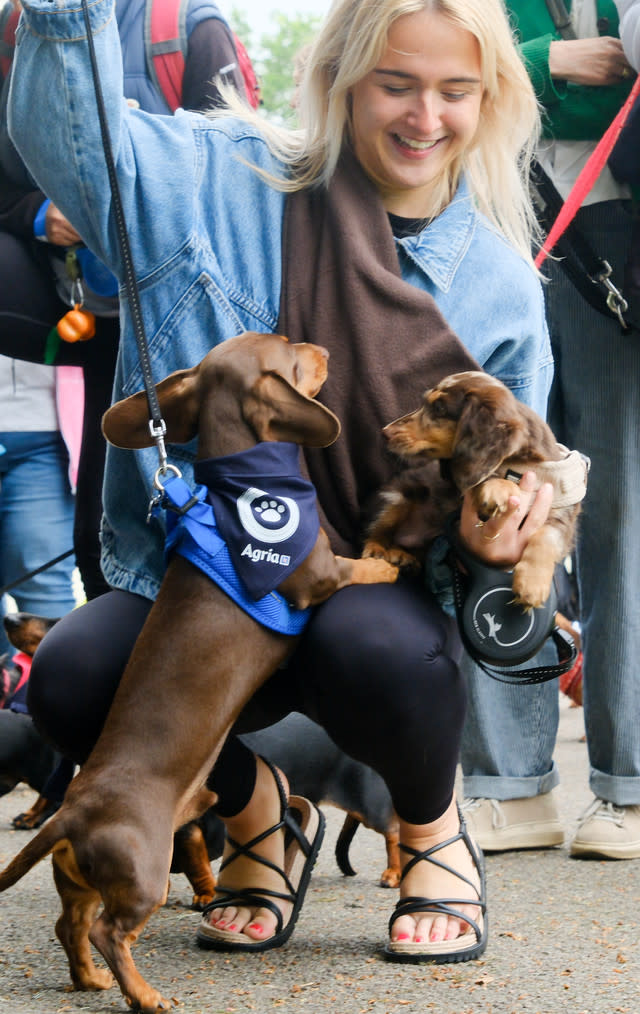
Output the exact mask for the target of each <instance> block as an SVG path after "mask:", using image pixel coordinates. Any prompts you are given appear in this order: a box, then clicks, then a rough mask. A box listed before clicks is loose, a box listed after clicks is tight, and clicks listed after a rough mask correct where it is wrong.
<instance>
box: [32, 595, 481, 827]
mask: <svg viewBox="0 0 640 1014" xmlns="http://www.w3.org/2000/svg"><path fill="white" fill-rule="evenodd" d="M150 607H151V603H150V602H148V601H147V600H146V599H143V598H141V597H139V596H136V595H131V594H129V593H128V592H122V591H111V592H109V593H108V594H106V595H103V596H101V597H100V598H98V599H95V600H94V601H92V602H89V603H87V604H86V605H84V606H82V607H80V608H79V609H76V610H74V611H73V612H72V613H69V614H68V615H67V616H65V617H63V618H62V620H60V621H59V622H58V623H57V624H56V626H55V627H54V628H53V629H52V630H51V631H50V632H49V633H48V634H47V636H46V638H45V639H44V640H43V641H42V643H41V645H40V646H39V648H38V652H37V655H36V657H35V659H34V662H33V667H32V670H31V678H30V681H29V696H28V706H29V711H30V713H31V714H32V716H33V719H34V721H35V723H36V725H37V727H38V728H39V730H40V731H41V732H42V733H43V734H44V735H45V736H46V737H47V738H48V739H50V740H51V741H52V742H53V743H54V744H55V745H56V746H57V748H58V749H59V750H61V751H62V753H63V754H65V755H66V756H68V757H71V758H72V759H73V760H75V761H77V762H78V763H82V761H83V760H84V759H85V758H86V757H87V755H88V754H89V752H90V750H91V748H92V746H93V744H94V743H95V741H96V739H97V737H98V735H99V733H100V729H101V728H102V725H103V722H104V719H105V717H106V714H107V710H108V708H109V705H110V702H111V700H112V697H113V695H114V693H115V690H116V687H117V685H118V682H119V680H120V677H121V674H122V671H123V669H124V666H125V664H126V661H127V658H128V656H129V654H130V652H131V649H132V647H133V644H134V641H135V639H136V637H137V635H138V633H139V631H140V629H141V627H142V625H143V623H144V620H145V618H146V616H147V614H148V611H149V609H150ZM459 654H460V648H459V641H458V635H457V630H456V626H455V621H453V620H451V619H450V618H448V617H446V616H445V615H444V614H443V613H442V612H441V610H440V609H439V607H438V606H437V604H436V603H435V602H434V601H433V600H432V599H431V598H430V597H429V596H428V595H427V594H425V592H424V591H423V590H422V589H421V588H419V587H418V586H417V585H415V584H413V583H410V582H408V581H401V582H399V583H398V584H396V585H382V584H380V585H368V586H355V587H351V588H346V589H344V590H343V591H341V592H338V593H337V594H335V595H334V596H333V597H332V598H331V599H329V600H328V602H326V603H325V604H324V605H323V606H320V607H319V608H317V609H316V610H315V612H314V615H313V617H312V619H311V621H310V623H309V626H308V627H307V629H306V631H305V633H304V635H303V636H302V638H301V640H300V643H299V645H298V647H297V649H296V651H295V652H294V654H293V656H292V658H291V660H290V661H289V663H288V664H287V666H286V667H284V668H282V669H279V670H278V671H277V672H276V673H275V674H274V675H273V676H272V677H271V679H270V680H268V682H267V683H266V684H265V685H264V686H263V687H262V689H261V690H259V691H258V693H257V694H256V695H255V696H254V697H253V699H252V700H251V701H250V702H249V703H248V705H247V706H246V708H245V709H244V711H243V713H242V715H241V717H240V720H239V722H238V724H237V726H236V729H235V730H234V732H233V733H232V734H231V735H230V737H229V738H228V740H227V742H226V743H225V746H224V748H223V750H222V753H221V754H220V757H219V759H218V761H217V763H216V765H215V768H214V770H213V771H212V773H211V775H210V778H209V785H210V786H211V788H212V789H214V791H215V792H217V793H218V796H219V803H218V812H219V813H220V814H221V815H222V816H232V815H234V814H236V813H239V812H240V810H242V809H243V808H244V806H245V805H246V804H247V802H248V801H249V799H250V797H251V793H252V790H253V785H254V779H255V759H254V757H253V754H252V753H251V752H250V751H249V750H248V749H247V748H246V747H245V746H244V745H243V744H242V743H241V742H240V740H238V739H237V737H236V735H234V733H235V732H247V731H250V730H255V729H258V728H262V727H265V726H267V725H270V724H272V723H273V722H275V721H278V720H279V719H280V718H283V717H284V716H285V715H286V714H288V713H289V712H290V711H301V712H302V713H304V714H306V715H308V716H309V717H310V718H312V719H314V720H315V721H316V722H318V723H319V724H320V725H321V726H323V727H324V729H326V731H327V733H328V734H329V736H330V737H331V738H332V739H333V740H334V742H335V743H336V744H337V745H338V746H339V747H341V749H343V750H344V751H345V752H346V753H348V754H349V755H350V756H352V757H354V758H355V759H357V760H359V761H362V762H363V763H365V764H368V765H370V766H371V767H373V768H374V769H375V770H376V771H378V772H379V774H380V775H381V776H382V777H383V778H384V779H385V781H386V783H387V785H388V786H389V790H390V792H391V796H392V799H393V802H394V806H395V808H396V810H397V812H398V814H399V815H400V816H401V817H402V818H403V819H404V820H407V821H409V822H411V823H416V824H421V823H428V822H430V821H432V820H435V819H436V818H437V817H439V816H440V815H441V814H442V813H444V811H445V810H446V808H447V806H448V805H449V803H450V801H451V797H452V793H453V787H454V779H455V770H456V763H457V760H458V751H459V745H460V736H461V731H462V724H463V720H464V711H465V700H466V696H465V691H464V686H463V681H462V677H461V675H460V673H459V669H458V665H457V662H456V661H455V659H457V658H458V657H459ZM180 663H181V660H180V659H179V658H176V679H177V680H179V679H180ZM214 705H215V701H214V700H213V699H212V707H214ZM149 706H150V707H153V699H151V700H150V702H149ZM140 729H141V735H144V715H141V716H140Z"/></svg>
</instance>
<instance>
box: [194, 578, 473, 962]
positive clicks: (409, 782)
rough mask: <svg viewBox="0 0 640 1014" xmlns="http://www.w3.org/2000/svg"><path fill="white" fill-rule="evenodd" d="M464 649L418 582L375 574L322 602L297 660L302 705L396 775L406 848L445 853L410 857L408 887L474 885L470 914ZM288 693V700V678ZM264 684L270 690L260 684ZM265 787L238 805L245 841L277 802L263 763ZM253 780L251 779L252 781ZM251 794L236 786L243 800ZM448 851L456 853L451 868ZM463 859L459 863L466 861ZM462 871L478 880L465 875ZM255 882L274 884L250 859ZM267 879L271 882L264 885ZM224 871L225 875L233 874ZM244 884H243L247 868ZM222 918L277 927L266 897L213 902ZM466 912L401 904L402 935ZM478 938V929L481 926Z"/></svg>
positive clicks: (418, 937) (253, 931)
mask: <svg viewBox="0 0 640 1014" xmlns="http://www.w3.org/2000/svg"><path fill="white" fill-rule="evenodd" d="M458 653H459V645H458V640H457V633H456V631H455V624H454V622H453V621H452V620H450V619H448V618H447V617H445V616H444V615H443V614H442V613H441V612H440V610H439V609H438V607H437V606H436V605H435V603H433V602H432V601H431V600H430V599H429V598H428V597H427V596H425V594H424V593H423V592H422V591H421V590H420V589H418V588H417V587H416V586H415V585H413V584H410V583H405V582H401V583H399V584H398V585H395V586H389V585H375V586H369V587H367V588H356V587H353V588H349V589H345V590H343V591H341V592H339V593H337V594H336V595H334V596H333V597H332V598H331V599H330V600H329V601H328V602H327V603H325V604H324V605H323V606H321V607H320V608H319V609H318V610H316V613H315V615H314V617H313V619H312V621H311V623H310V625H309V628H308V630H307V632H306V633H305V636H304V637H303V640H302V643H301V645H300V647H299V648H298V650H297V651H296V653H295V655H294V657H293V659H292V660H291V662H290V665H289V672H288V675H287V677H286V678H287V679H288V686H289V688H290V689H291V691H292V697H291V707H292V708H295V709H296V710H301V711H304V712H306V714H308V715H309V717H311V718H313V719H315V720H316V721H318V722H319V723H320V724H321V725H322V726H323V727H324V728H325V729H326V731H327V732H328V734H329V735H330V736H331V738H332V739H333V740H334V741H335V742H336V743H337V745H338V746H340V747H341V748H342V749H343V750H345V751H346V752H347V753H348V754H349V755H350V756H352V757H355V758H356V759H357V760H360V761H362V762H363V763H366V764H369V765H371V766H372V767H374V768H375V769H376V770H377V771H378V772H379V773H380V774H381V775H382V777H383V778H385V780H386V782H387V784H388V785H389V788H390V791H391V795H392V798H393V801H394V806H395V808H396V811H397V812H398V815H399V817H400V826H401V841H402V843H403V845H405V846H406V848H407V851H406V852H405V856H411V855H413V853H412V851H411V850H415V851H416V852H417V853H419V854H420V855H421V856H422V854H423V853H424V852H425V851H426V850H430V849H434V848H435V849H436V851H437V854H438V864H436V863H432V862H429V861H428V860H426V859H424V860H422V859H419V860H418V861H416V862H413V861H409V860H408V861H407V868H409V867H411V868H410V869H408V873H407V876H406V878H405V880H404V882H403V885H402V888H401V898H405V899H406V898H407V897H408V896H418V897H421V898H425V899H427V898H442V897H446V896H449V897H451V896H453V897H466V896H467V895H468V897H469V901H470V905H469V906H465V905H462V906H458V907H459V908H460V909H461V912H462V915H463V916H464V914H467V915H469V916H470V917H471V918H477V917H478V906H477V905H474V904H473V902H474V901H477V899H478V890H477V888H478V883H479V882H478V871H477V869H476V867H475V865H474V861H473V858H472V856H471V854H470V852H469V849H468V846H467V844H466V842H465V841H464V839H463V838H462V837H460V833H459V832H460V823H459V819H458V813H457V809H456V807H455V803H454V801H453V786H454V779H455V769H456V761H457V756H458V748H459V742H460V733H461V726H462V720H463V713H464V697H465V695H464V687H463V682H462V679H461V677H460V674H459V672H458V668H457V665H456V663H455V661H454V658H455V657H456V656H457V654H458ZM282 678H283V677H282V676H281V675H278V676H276V677H274V678H273V683H274V684H275V686H276V693H278V694H279V696H280V699H281V700H282V694H281V693H280V688H279V687H278V683H279V682H281V680H282ZM257 696H259V695H257ZM229 756H230V755H229V754H228V753H227V749H225V750H224V751H223V753H222V754H221V756H220V758H219V761H218V763H217V765H216V768H215V769H214V772H213V775H212V777H211V779H210V786H211V787H212V788H213V789H214V790H216V791H217V792H218V793H219V797H220V806H221V808H222V810H221V813H222V816H223V819H224V820H225V823H226V824H227V828H229V812H228V811H227V814H226V816H225V807H226V806H227V805H228V796H227V790H228V786H229V784H230V782H231V781H232V779H233V772H232V771H231V770H230V767H231V766H230V764H229V763H228V759H229ZM255 785H256V788H255V789H254V792H253V795H251V796H250V797H249V798H246V797H245V800H244V808H243V809H242V810H239V811H237V812H236V817H237V821H236V824H235V825H234V831H235V838H236V840H237V841H240V842H245V841H247V839H248V837H249V835H250V834H255V833H256V828H257V827H260V828H261V829H262V830H264V829H265V819H264V817H263V819H262V822H260V820H259V813H258V809H259V808H258V806H257V803H256V800H257V798H258V795H260V799H261V806H263V807H265V806H266V803H265V798H266V797H265V796H264V792H265V789H266V788H268V793H269V797H270V798H271V804H270V809H271V810H273V809H274V804H275V798H276V796H275V791H274V788H273V780H271V785H270V786H267V782H266V776H265V774H264V771H263V770H262V768H261V767H260V766H259V768H258V774H257V778H256V783H255ZM250 786H251V780H250V779H247V780H246V790H245V791H246V792H249V791H250ZM239 805H240V800H239V799H238V798H236V800H235V806H236V807H238V806H239ZM269 842H270V856H269V857H270V858H271V860H272V862H273V863H274V864H275V865H278V864H280V865H281V864H282V861H283V851H284V843H283V840H282V839H281V840H280V841H276V840H275V839H274V838H273V837H272V838H270V839H269ZM442 863H444V864H447V865H448V866H450V867H451V869H450V870H449V869H447V868H446V867H445V866H443V865H441V864H442ZM454 871H456V872H454ZM457 871H460V872H462V873H463V875H464V876H465V877H466V878H467V880H466V881H465V882H464V883H462V882H461V880H460V878H459V877H458V875H457ZM236 873H237V876H238V877H239V878H240V879H242V877H246V880H245V881H244V886H246V887H247V888H253V891H254V893H258V894H259V893H260V889H261V888H262V887H263V886H265V887H270V886H271V885H270V883H269V882H268V880H267V879H266V878H265V874H264V872H263V870H262V868H260V869H257V868H256V866H255V864H254V866H253V868H250V866H249V864H245V869H243V871H242V874H240V871H239V869H238V870H237V871H236ZM256 881H257V882H258V883H259V884H260V888H258V887H256ZM220 883H221V884H223V886H224V884H225V877H224V875H222V876H221V878H220ZM233 884H234V886H236V887H237V886H243V885H242V884H239V883H238V882H237V880H234V881H233ZM204 918H205V920H207V921H208V923H209V924H210V925H213V926H214V927H215V926H218V927H220V928H222V929H224V930H226V931H227V932H229V931H231V928H232V927H233V930H234V931H235V932H236V933H237V934H240V933H244V934H246V935H247V936H249V937H250V938H251V939H254V940H262V939H264V938H265V937H267V936H268V935H270V934H273V932H274V926H275V919H274V917H273V914H272V912H271V911H269V910H268V909H266V908H265V909H260V908H259V907H257V906H256V905H247V906H246V907H245V908H243V907H239V906H236V907H233V908H229V909H225V908H224V907H222V906H219V907H217V908H212V909H211V910H210V911H209V912H208V913H207V914H206V915H205V916H204ZM464 928H465V924H464V922H463V921H462V920H461V918H460V917H455V916H451V917H449V916H447V915H446V914H443V913H440V914H436V913H435V912H434V910H433V908H430V907H429V905H428V903H427V902H426V901H425V903H424V912H423V914H422V915H421V910H420V909H419V908H418V910H416V912H409V913H407V914H400V916H399V918H398V919H397V921H396V922H395V923H394V925H393V928H392V940H393V941H394V942H395V943H397V942H400V941H407V946H408V947H409V948H410V947H412V946H414V945H415V944H417V946H418V948H420V947H421V945H422V944H423V943H424V942H425V941H428V940H430V941H431V942H432V943H437V942H439V941H442V940H445V939H446V940H451V939H453V938H456V937H458V935H459V934H460V931H461V929H462V931H463V932H464ZM471 936H472V938H473V942H474V944H475V942H476V941H475V936H474V935H473V934H471Z"/></svg>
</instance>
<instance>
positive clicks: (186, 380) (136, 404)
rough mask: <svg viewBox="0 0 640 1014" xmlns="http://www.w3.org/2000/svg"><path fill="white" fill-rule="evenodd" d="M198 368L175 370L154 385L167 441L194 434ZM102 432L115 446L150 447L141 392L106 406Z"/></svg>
mask: <svg viewBox="0 0 640 1014" xmlns="http://www.w3.org/2000/svg"><path fill="white" fill-rule="evenodd" d="M199 370H200V368H199V366H194V367H193V368H192V369H190V370H178V371H177V372H176V373H172V374H171V375H170V376H168V377H167V378H166V379H165V380H162V381H161V382H160V383H159V384H158V385H157V387H156V391H157V395H158V404H159V406H160V413H161V415H162V418H163V419H164V421H165V423H166V426H167V434H166V436H167V440H169V441H170V442H171V443H173V444H186V443H187V442H188V441H189V440H191V439H192V438H193V437H195V436H196V435H197V432H198V429H197V427H198V413H199V408H200V382H199V381H200V372H199ZM102 432H103V433H104V435H105V437H106V438H107V440H108V441H109V443H110V444H114V445H115V446H116V447H130V448H137V447H151V446H152V444H153V443H154V439H153V437H152V436H151V433H150V432H149V404H148V401H147V395H146V392H145V391H139V392H138V394H132V395H131V397H130V398H125V399H124V401H118V402H116V404H115V405H112V406H111V408H109V409H107V411H106V412H105V414H104V416H103V417H102Z"/></svg>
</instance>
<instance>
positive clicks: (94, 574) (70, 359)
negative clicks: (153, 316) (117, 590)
mask: <svg viewBox="0 0 640 1014" xmlns="http://www.w3.org/2000/svg"><path fill="white" fill-rule="evenodd" d="M68 309H69V307H68V306H66V305H65V304H64V303H63V302H62V300H61V299H60V298H59V296H58V294H57V291H56V286H55V279H54V276H53V273H52V271H51V268H50V266H49V264H48V261H47V254H46V253H45V251H44V250H42V251H41V252H40V251H39V250H37V249H35V250H34V249H33V247H32V245H31V244H29V243H26V242H25V241H24V240H21V239H18V238H17V237H16V236H12V235H11V234H9V233H4V232H0V353H1V354H3V355H7V356H11V357H12V358H15V359H25V360H27V361H29V362H34V363H43V362H44V356H45V350H46V347H47V337H48V335H49V332H50V331H51V329H52V328H53V327H54V326H55V325H56V323H57V322H58V320H59V319H60V318H61V317H62V316H63V315H64V314H65V313H66V312H67V311H68ZM118 341H119V321H118V319H117V318H111V317H103V318H98V319H97V320H96V334H95V337H94V338H92V339H91V340H90V341H88V342H76V343H68V342H60V344H59V346H58V349H57V352H56V358H55V365H57V366H82V367H83V371H84V384H85V408H84V419H83V430H82V446H81V448H80V461H79V465H78V481H77V490H76V514H75V525H74V533H73V543H74V549H75V553H76V562H77V566H78V570H79V571H80V576H81V578H82V583H83V585H84V591H85V595H86V597H87V598H88V599H92V598H95V597H96V596H97V595H102V594H103V593H104V592H106V591H107V590H108V585H107V583H106V582H105V580H104V578H103V576H102V571H101V569H100V520H101V517H102V477H103V472H104V456H105V447H106V445H105V440H104V437H103V435H102V430H101V420H102V415H103V413H104V412H105V411H106V409H107V408H108V407H109V405H110V403H111V395H112V387H113V376H114V371H115V362H116V356H117V352H118Z"/></svg>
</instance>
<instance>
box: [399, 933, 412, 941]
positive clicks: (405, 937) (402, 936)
mask: <svg viewBox="0 0 640 1014" xmlns="http://www.w3.org/2000/svg"><path fill="white" fill-rule="evenodd" d="M409 939H410V937H409V934H408V933H398V935H397V937H396V940H409Z"/></svg>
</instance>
